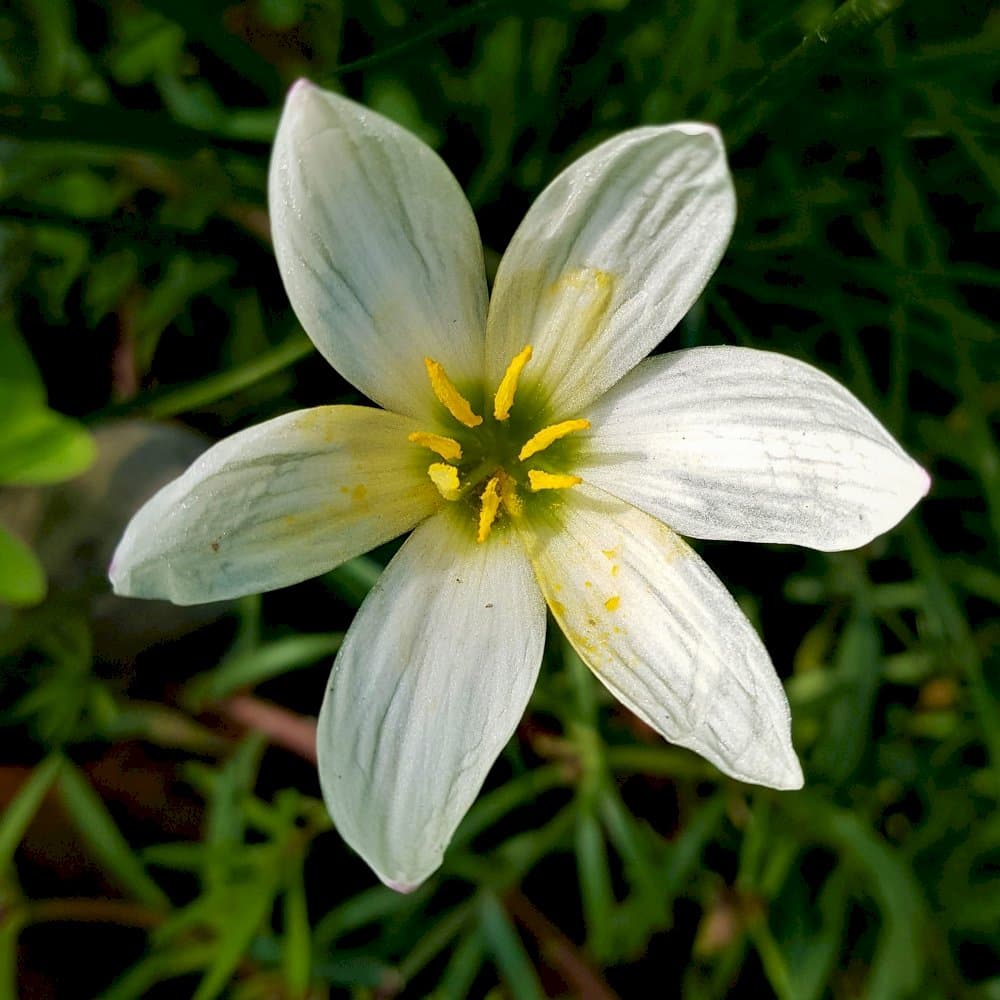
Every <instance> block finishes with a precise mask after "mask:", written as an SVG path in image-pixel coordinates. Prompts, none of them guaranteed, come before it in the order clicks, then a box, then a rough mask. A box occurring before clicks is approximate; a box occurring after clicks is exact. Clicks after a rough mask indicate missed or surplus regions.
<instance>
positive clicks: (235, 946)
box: [194, 859, 277, 1000]
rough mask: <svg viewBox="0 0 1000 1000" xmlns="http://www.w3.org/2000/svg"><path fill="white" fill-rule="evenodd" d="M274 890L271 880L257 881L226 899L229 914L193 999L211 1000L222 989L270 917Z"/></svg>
mask: <svg viewBox="0 0 1000 1000" xmlns="http://www.w3.org/2000/svg"><path fill="white" fill-rule="evenodd" d="M275 860H277V859H275ZM275 889H276V886H275V885H274V882H273V881H269V880H267V879H261V880H259V881H257V882H255V883H253V884H251V885H250V886H248V887H246V889H245V890H244V891H242V892H240V893H238V894H236V893H234V894H233V896H231V897H230V906H229V914H228V916H227V919H226V921H225V922H224V923H223V924H222V926H221V933H220V936H219V938H218V939H217V940H216V942H215V948H214V949H213V957H212V963H211V965H210V966H209V968H208V970H207V971H206V972H205V976H204V978H203V979H202V980H201V982H200V983H199V984H198V989H197V991H196V992H195V994H194V1000H213V998H214V997H217V996H218V995H219V994H220V993H221V992H222V991H223V989H225V987H226V984H227V983H228V982H229V980H230V979H231V978H232V976H233V973H234V972H235V971H236V967H237V966H238V965H239V963H240V959H241V958H242V957H243V956H244V955H245V954H246V951H247V949H248V948H249V947H250V942H251V941H252V940H253V938H254V936H255V935H256V934H257V932H258V930H259V929H260V928H261V927H262V925H263V924H264V921H265V920H266V918H267V917H268V915H269V914H270V912H271V907H272V905H273V903H274V895H275Z"/></svg>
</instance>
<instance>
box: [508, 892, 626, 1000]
mask: <svg viewBox="0 0 1000 1000" xmlns="http://www.w3.org/2000/svg"><path fill="white" fill-rule="evenodd" d="M504 903H505V905H506V907H507V909H508V910H509V911H510V912H511V913H512V914H513V916H514V917H515V918H516V919H517V921H518V923H520V924H521V926H522V927H524V929H525V930H526V931H527V932H528V933H529V934H530V935H531V936H532V937H533V938H534V939H535V940H536V941H537V942H538V948H539V950H540V951H541V952H542V954H543V955H544V956H545V957H546V959H548V961H549V962H550V963H551V964H552V966H553V968H554V969H555V970H556V971H557V972H558V973H559V974H560V975H561V976H562V977H563V979H564V980H565V982H566V985H567V986H569V987H571V992H572V993H573V995H574V996H575V997H578V998H579V1000H618V995H617V994H616V993H615V992H614V991H613V990H612V989H611V987H610V986H608V984H607V983H606V982H605V981H604V980H603V979H602V978H601V975H600V973H599V972H597V970H596V969H592V968H591V967H590V964H589V963H588V962H587V960H586V959H585V958H584V957H583V956H582V955H581V954H580V951H579V949H578V948H577V947H576V945H575V944H573V942H572V941H571V940H570V939H569V938H568V937H566V935H565V934H563V932H562V931H561V930H559V928H558V927H556V926H555V924H553V923H552V922H551V921H550V920H549V919H548V918H547V917H546V916H545V915H544V914H543V913H542V912H541V911H540V910H539V909H537V908H536V907H535V905H534V904H533V903H532V902H531V900H530V899H528V897H527V896H525V895H523V894H522V893H521V892H519V891H518V890H516V889H514V890H511V891H510V892H508V893H507V894H506V895H505V896H504Z"/></svg>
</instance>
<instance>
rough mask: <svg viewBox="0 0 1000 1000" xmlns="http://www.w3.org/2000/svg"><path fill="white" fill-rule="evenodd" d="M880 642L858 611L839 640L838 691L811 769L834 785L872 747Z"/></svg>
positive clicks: (868, 619) (870, 622) (866, 617)
mask: <svg viewBox="0 0 1000 1000" xmlns="http://www.w3.org/2000/svg"><path fill="white" fill-rule="evenodd" d="M880 653H881V642H880V641H879V634H878V631H877V629H876V627H875V622H874V620H873V619H872V618H871V616H870V615H868V614H866V613H865V612H864V611H857V612H856V613H855V614H854V615H853V616H852V617H851V619H850V620H849V621H848V623H847V625H846V627H845V628H844V631H843V634H842V635H841V637H840V642H839V645H838V647H837V655H836V660H835V663H834V673H835V675H836V682H837V685H838V688H839V697H838V699H837V701H836V702H835V703H834V704H833V705H832V706H830V708H829V710H828V712H827V720H826V732H825V734H824V737H823V740H822V742H821V743H820V744H819V746H818V747H817V748H816V752H815V755H814V757H813V761H812V763H813V766H814V767H815V769H816V771H818V772H820V773H822V774H825V775H826V776H828V777H829V779H830V780H831V781H833V782H834V783H835V784H840V783H841V782H843V781H845V780H846V779H847V778H848V777H849V776H850V774H851V773H852V772H853V771H854V769H855V768H856V767H857V766H858V762H859V761H860V760H861V756H862V754H863V753H864V752H865V749H866V747H868V746H869V745H870V744H871V716H872V705H873V704H874V701H875V695H876V693H877V692H878V686H879V681H880V663H879V657H880Z"/></svg>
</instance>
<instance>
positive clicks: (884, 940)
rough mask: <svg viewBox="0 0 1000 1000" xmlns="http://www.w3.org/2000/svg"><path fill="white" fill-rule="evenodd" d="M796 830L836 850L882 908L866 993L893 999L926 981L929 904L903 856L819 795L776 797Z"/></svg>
mask: <svg viewBox="0 0 1000 1000" xmlns="http://www.w3.org/2000/svg"><path fill="white" fill-rule="evenodd" d="M773 801H774V804H775V805H776V806H778V807H779V808H780V809H782V810H783V811H784V812H785V813H786V815H787V817H788V818H789V819H790V820H791V821H792V822H793V823H794V824H795V825H796V827H797V829H798V830H799V831H800V835H801V836H803V837H804V838H812V839H814V840H815V841H816V842H818V843H821V844H826V845H828V846H829V847H832V848H833V849H834V850H835V851H837V852H838V854H840V855H841V856H842V857H843V858H844V859H845V861H846V863H847V864H848V865H849V866H850V867H851V868H853V869H854V871H855V872H856V874H857V876H859V877H860V881H861V887H862V890H863V891H864V893H865V894H866V895H869V896H871V897H873V898H874V899H875V901H876V902H877V904H878V907H879V910H880V911H881V919H880V920H879V926H880V928H881V929H880V933H879V936H878V941H877V944H876V949H875V955H874V957H873V960H872V966H871V973H870V975H869V977H868V983H867V989H866V991H865V996H867V997H870V998H871V1000H894V998H896V997H899V996H909V995H911V994H915V993H916V991H918V990H919V989H920V987H921V985H922V984H923V983H924V963H925V961H926V957H927V947H926V942H925V940H924V938H925V931H926V928H927V926H928V912H927V904H926V901H925V900H924V897H923V895H922V893H921V891H920V886H919V885H918V883H917V881H916V879H915V878H914V876H913V872H912V871H911V870H910V868H909V867H908V866H907V864H906V862H905V861H904V860H903V858H902V857H901V856H900V855H899V854H898V853H897V852H896V851H894V850H893V849H892V848H891V847H890V846H889V845H888V844H887V843H886V842H885V841H884V840H883V839H882V838H881V837H879V836H878V834H877V833H875V832H874V831H873V830H871V829H869V828H868V827H867V826H865V825H864V823H863V822H862V821H861V820H860V819H859V818H858V817H857V816H855V815H854V814H853V813H850V812H848V811H847V810H845V809H839V808H837V807H836V806H834V805H831V804H830V803H829V802H827V801H826V800H825V799H824V798H822V797H821V796H819V795H812V794H810V793H809V792H798V793H796V794H795V795H783V796H780V797H778V798H775V799H774V800H773Z"/></svg>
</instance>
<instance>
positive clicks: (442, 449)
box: [407, 431, 462, 462]
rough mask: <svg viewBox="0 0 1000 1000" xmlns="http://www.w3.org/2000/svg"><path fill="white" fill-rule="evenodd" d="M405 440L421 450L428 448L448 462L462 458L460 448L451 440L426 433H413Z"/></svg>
mask: <svg viewBox="0 0 1000 1000" xmlns="http://www.w3.org/2000/svg"><path fill="white" fill-rule="evenodd" d="M407 440H408V441H412V442H413V443H414V444H419V445H420V446H421V447H423V448H430V450H431V451H433V452H435V454H438V455H440V456H441V457H442V458H444V459H447V460H448V461H449V462H457V461H458V460H459V459H460V458H461V457H462V446H461V445H460V444H459V443H458V442H457V441H455V440H454V439H453V438H449V437H442V436H441V435H440V434H431V433H429V432H428V431H414V432H413V433H412V434H410V435H409V437H407Z"/></svg>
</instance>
